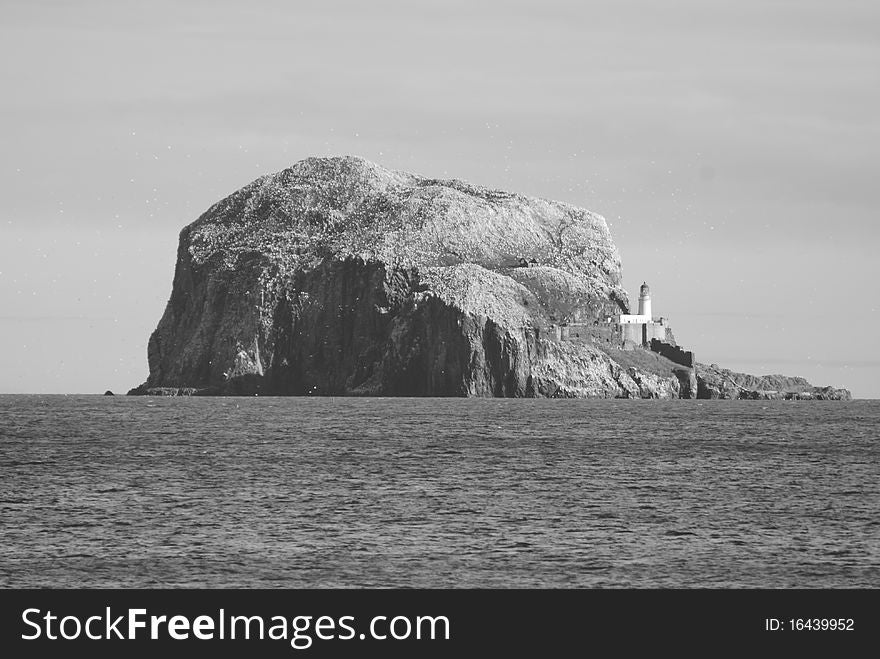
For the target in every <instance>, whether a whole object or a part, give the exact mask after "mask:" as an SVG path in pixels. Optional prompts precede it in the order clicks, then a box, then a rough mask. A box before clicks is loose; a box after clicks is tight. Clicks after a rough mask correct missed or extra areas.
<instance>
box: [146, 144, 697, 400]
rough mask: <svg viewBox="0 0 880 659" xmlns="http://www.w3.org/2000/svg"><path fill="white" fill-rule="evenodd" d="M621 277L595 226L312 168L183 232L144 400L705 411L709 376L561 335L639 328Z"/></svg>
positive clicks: (561, 214) (299, 167)
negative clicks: (701, 406)
mask: <svg viewBox="0 0 880 659" xmlns="http://www.w3.org/2000/svg"><path fill="white" fill-rule="evenodd" d="M523 264H527V267H522V266H523ZM620 268H621V264H620V256H619V254H618V251H617V248H616V247H615V245H614V243H613V241H612V239H611V234H610V232H609V230H608V226H607V224H606V223H605V220H604V219H603V218H602V217H601V216H599V215H596V214H595V213H592V212H590V211H587V210H584V209H581V208H576V207H574V206H571V205H569V204H565V203H561V202H556V201H547V200H543V199H536V198H531V197H526V196H523V195H518V194H513V193H509V192H500V191H496V190H488V189H486V188H482V187H478V186H473V185H470V184H467V183H464V182H462V181H459V180H436V179H428V178H423V177H420V176H416V175H413V174H407V173H403V172H396V171H390V170H387V169H384V168H382V167H379V166H377V165H375V164H373V163H370V162H368V161H365V160H363V159H360V158H353V157H340V158H309V159H307V160H303V161H301V162H299V163H296V164H295V165H293V166H292V167H290V168H288V169H285V170H283V171H281V172H278V173H276V174H271V175H268V176H263V177H261V178H259V179H257V180H256V181H254V182H253V183H251V184H249V185H247V186H245V187H244V188H242V189H241V190H239V191H237V192H235V193H233V194H232V195H230V196H229V197H227V198H225V199H223V200H221V201H220V202H218V203H217V204H215V205H214V206H212V207H211V208H209V209H208V210H207V211H206V212H205V213H204V214H203V215H202V216H201V217H199V218H198V219H197V220H196V221H195V222H193V223H192V224H190V225H189V226H187V227H185V228H184V229H183V230H182V231H181V233H180V241H179V246H178V251H177V264H176V268H175V273H174V283H173V287H172V291H171V297H170V299H169V301H168V304H167V306H166V309H165V312H164V314H163V316H162V318H161V320H160V321H159V325H158V327H157V328H156V330H155V331H154V332H153V334H152V336H151V337H150V340H149V344H148V351H147V352H148V361H149V369H150V373H149V377H148V378H147V381H146V382H145V383H144V384H142V385H140V386H139V387H136V388H135V389H133V390H132V391H130V392H129V393H131V394H152V395H194V394H196V395H198V394H209V395H210V394H242V395H245V394H246V395H250V394H262V395H309V394H315V395H386V396H557V397H559V396H562V397H587V396H588V397H630V398H633V397H637V398H677V397H695V396H696V395H697V393H698V392H697V388H698V386H697V382H696V378H695V377H694V371H693V369H681V368H680V367H677V366H676V365H675V364H673V363H672V362H669V361H668V360H664V358H662V357H660V356H656V358H654V361H651V362H650V363H647V364H645V363H640V362H639V361H638V359H637V358H634V357H632V356H629V357H627V356H625V355H624V353H623V351H613V350H607V349H600V347H599V346H598V345H597V344H593V343H591V342H590V341H582V342H565V341H559V340H558V336H555V332H554V328H555V325H556V324H557V323H565V322H569V321H577V322H578V323H582V324H586V325H590V324H592V323H594V322H599V321H601V320H603V319H604V318H605V317H607V316H614V315H617V314H619V313H627V312H628V310H629V302H628V298H627V295H626V292H625V291H624V290H623V288H622V287H621V283H620V281H621V277H620Z"/></svg>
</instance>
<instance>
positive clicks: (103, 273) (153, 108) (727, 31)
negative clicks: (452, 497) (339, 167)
mask: <svg viewBox="0 0 880 659" xmlns="http://www.w3.org/2000/svg"><path fill="white" fill-rule="evenodd" d="M0 13H2V17H3V18H2V21H0V85H2V89H3V93H2V95H0V119H2V121H0V144H2V150H0V194H2V199H3V204H2V209H0V343H2V346H3V350H2V352H0V393H92V392H96V393H101V392H103V391H104V390H106V389H111V390H113V391H115V392H117V393H120V392H124V391H127V390H128V389H129V388H131V387H134V386H135V385H137V384H140V383H141V382H143V381H144V380H145V379H146V376H147V360H146V346H147V340H148V337H149V335H150V332H151V331H152V330H153V329H154V328H155V326H156V324H157V322H158V320H159V318H160V316H161V315H162V311H163V309H164V307H165V303H166V301H167V300H168V297H169V294H170V291H171V282H172V277H173V272H174V263H175V250H176V244H177V236H178V232H179V231H180V229H181V228H183V227H184V226H185V225H186V224H188V223H190V222H191V221H193V220H195V219H196V218H197V217H198V216H199V215H200V214H201V213H202V212H203V211H204V210H206V209H207V208H208V207H209V206H211V205H212V204H213V203H214V202H215V201H217V200H219V199H220V198H222V197H224V196H226V195H228V194H230V193H232V192H234V191H235V190H236V189H238V188H240V187H241V186H243V185H245V184H247V183H248V182H250V181H251V180H253V179H255V178H257V177H258V176H260V175H263V174H267V173H270V172H274V171H278V170H280V169H283V168H285V167H287V166H289V165H291V164H292V163H294V162H296V161H298V160H301V159H303V158H306V157H309V156H313V155H343V154H352V155H359V156H362V157H364V158H367V159H369V160H372V161H374V162H376V163H378V164H381V165H383V166H385V167H388V168H391V169H402V170H406V171H411V172H414V173H418V174H422V175H425V176H429V177H438V178H442V177H454V178H459V179H464V180H467V181H470V182H472V183H476V184H480V185H485V186H488V187H492V188H500V189H505V190H512V191H516V192H520V193H524V194H528V195H533V196H538V197H545V198H550V199H559V200H563V201H566V202H570V203H573V204H575V205H578V206H582V207H585V208H588V209H590V210H592V211H594V212H597V213H599V214H601V215H603V216H605V217H606V219H607V220H608V222H609V225H610V227H611V231H612V235H613V237H614V240H615V243H616V244H617V246H618V248H619V250H620V253H621V257H622V260H623V276H624V281H623V283H624V286H625V287H626V288H627V290H628V291H629V293H630V298H631V300H633V301H634V300H635V299H636V297H637V295H638V286H639V285H640V284H641V283H642V281H647V282H648V283H649V284H650V285H651V291H652V298H653V310H654V312H655V315H662V316H665V317H667V318H669V319H670V323H671V324H672V327H673V329H674V332H675V336H676V338H677V340H678V342H679V343H680V344H682V345H683V346H685V347H686V348H688V349H692V350H694V351H695V353H696V356H697V359H698V360H699V361H702V362H706V363H717V364H719V365H721V366H724V367H727V368H731V369H734V370H741V371H745V372H749V373H756V374H769V373H784V374H787V375H800V376H804V377H806V378H807V379H809V380H810V381H811V382H812V383H813V384H816V385H834V386H844V387H847V388H849V389H850V390H851V391H852V392H853V395H854V396H856V397H858V398H880V341H878V339H877V330H876V328H877V327H878V326H880V311H878V296H877V294H876V288H877V286H878V280H880V265H878V259H877V258H876V257H875V255H874V252H875V251H876V250H877V247H878V237H880V226H878V222H877V219H878V218H877V209H878V208H880V185H878V183H877V179H878V178H880V177H878V173H880V171H878V170H880V168H878V164H877V156H878V153H880V39H877V34H878V30H880V4H878V3H876V2H873V0H869V1H861V0H833V1H831V0H822V1H818V0H796V1H787V0H785V1H779V0H740V1H739V2H736V3H733V2H729V1H727V0H725V1H724V2H713V1H708V0H666V2H662V3H659V2H652V1H650V0H640V1H627V0H616V1H608V2H605V1H602V2H591V1H585V0H579V1H571V2H569V1H560V0H541V1H529V2H524V1H505V2H500V1H493V2H489V1H486V2H480V1H478V0H467V1H461V0H443V1H442V2H441V1H437V2H435V1H427V2H422V1H418V0H409V1H386V0H372V1H371V2H355V1H347V2H340V1H336V0H322V1H320V2H309V1H295V2H294V1H290V0H279V1H261V0H254V1H251V2H247V3H244V2H239V1H236V2H232V1H229V0H216V1H211V2H208V1H195V2H193V1H182V0H174V1H172V2H169V1H167V0H154V1H152V2H149V3H144V2H132V1H129V0H107V1H105V0H94V1H89V0H86V1H82V2H77V3H70V2H63V1H61V0H55V1H49V0H26V1H19V0H0Z"/></svg>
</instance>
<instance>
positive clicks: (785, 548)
mask: <svg viewBox="0 0 880 659" xmlns="http://www.w3.org/2000/svg"><path fill="white" fill-rule="evenodd" d="M0 587H2V588H24V587H63V588H77V587H100V588H107V587H122V588H145V587H154V588H156V587H157V588H172V587H173V588H178V587H198V588H219V587H240V588H260V587H268V588H304V587H316V588H325V587H341V588H360V587H379V588H385V587H437V588H464V587H479V588H525V587H537V588H759V587H760V588H851V587H866V588H877V587H880V401H852V402H803V401H693V400H683V401H651V400H636V401H631V400H629V401H620V400H549V399H543V400H542V399H537V400H535V399H450V398H444V399H437V398H308V397H303V398H260V397H252V398H232V397H228V398H185V397H181V398H153V397H125V396H86V395H84V396H30V395H27V396H26V395H5V396H0Z"/></svg>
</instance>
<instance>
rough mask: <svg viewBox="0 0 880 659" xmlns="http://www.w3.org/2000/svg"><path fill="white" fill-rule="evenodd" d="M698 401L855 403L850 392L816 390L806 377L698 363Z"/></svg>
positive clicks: (822, 388) (831, 389)
mask: <svg viewBox="0 0 880 659" xmlns="http://www.w3.org/2000/svg"><path fill="white" fill-rule="evenodd" d="M696 376H697V398H723V399H751V400H754V399H760V400H852V394H851V393H850V392H849V390H848V389H835V388H834V387H816V386H814V385H812V384H810V383H809V382H807V381H806V380H805V379H804V378H800V377H790V376H787V375H749V374H747V373H737V372H735V371H730V370H728V369H726V368H721V367H720V366H718V365H717V364H710V365H706V364H699V363H698V364H697V367H696Z"/></svg>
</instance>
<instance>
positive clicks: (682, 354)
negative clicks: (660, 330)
mask: <svg viewBox="0 0 880 659" xmlns="http://www.w3.org/2000/svg"><path fill="white" fill-rule="evenodd" d="M650 347H651V350H652V351H654V352H656V353H657V354H659V355H661V356H663V357H666V359H668V360H669V361H671V362H675V363H676V364H678V365H679V366H686V367H687V368H693V367H694V364H696V363H697V360H696V359H695V358H694V353H693V352H691V351H690V350H682V349H681V348H679V347H678V346H674V345H670V344H669V343H666V342H664V341H660V340H659V339H651V344H650Z"/></svg>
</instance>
